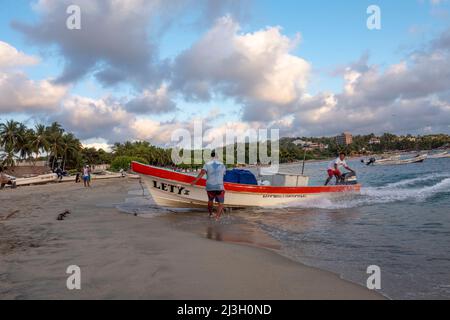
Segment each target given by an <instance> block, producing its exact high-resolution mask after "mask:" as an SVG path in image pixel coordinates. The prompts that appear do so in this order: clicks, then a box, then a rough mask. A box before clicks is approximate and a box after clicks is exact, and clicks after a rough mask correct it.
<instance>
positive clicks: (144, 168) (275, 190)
mask: <svg viewBox="0 0 450 320" xmlns="http://www.w3.org/2000/svg"><path fill="white" fill-rule="evenodd" d="M131 169H132V170H133V171H134V172H136V173H139V174H143V175H147V176H151V177H156V178H160V179H165V180H172V181H176V182H181V183H186V184H190V183H192V182H193V181H194V180H195V177H193V176H190V175H187V174H183V173H179V172H175V171H172V170H166V169H161V168H157V167H153V166H149V165H145V164H141V163H138V162H132V163H131ZM196 186H202V187H205V186H206V180H205V179H201V180H200V181H199V182H198V183H197V184H196ZM225 190H227V191H236V192H248V193H268V194H298V193H303V194H307V193H336V192H352V191H354V192H358V191H360V190H361V185H359V184H358V185H351V186H317V187H272V186H255V185H244V184H235V183H225Z"/></svg>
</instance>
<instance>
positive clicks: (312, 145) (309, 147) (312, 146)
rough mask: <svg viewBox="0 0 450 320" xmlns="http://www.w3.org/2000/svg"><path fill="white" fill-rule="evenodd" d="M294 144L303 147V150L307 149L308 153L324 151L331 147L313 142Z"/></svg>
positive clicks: (300, 141) (296, 142) (298, 141)
mask: <svg viewBox="0 0 450 320" xmlns="http://www.w3.org/2000/svg"><path fill="white" fill-rule="evenodd" d="M293 143H294V144H295V145H297V146H301V147H302V148H303V149H305V150H307V151H312V150H317V149H319V150H324V149H328V148H329V146H328V145H327V144H323V143H317V142H311V141H303V140H296V141H294V142H293Z"/></svg>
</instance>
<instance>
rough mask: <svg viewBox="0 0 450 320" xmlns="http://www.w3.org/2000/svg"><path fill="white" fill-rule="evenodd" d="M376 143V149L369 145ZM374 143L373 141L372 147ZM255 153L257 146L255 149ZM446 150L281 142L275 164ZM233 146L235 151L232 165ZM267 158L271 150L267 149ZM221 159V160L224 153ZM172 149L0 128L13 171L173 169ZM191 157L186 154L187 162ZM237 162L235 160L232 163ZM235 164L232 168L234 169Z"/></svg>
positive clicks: (364, 140) (440, 144) (41, 129)
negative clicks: (40, 165)
mask: <svg viewBox="0 0 450 320" xmlns="http://www.w3.org/2000/svg"><path fill="white" fill-rule="evenodd" d="M375 138H376V143H372V144H371V143H370V142H371V140H373V139H375ZM297 140H303V141H308V142H310V143H313V144H316V145H320V146H321V148H320V147H319V148H312V147H310V148H307V149H306V152H305V148H304V146H302V145H297V144H296V143H294V142H296V141H297ZM372 142H373V141H372ZM258 147H259V145H258ZM445 147H450V136H448V135H444V134H440V135H427V136H417V137H414V136H411V135H407V136H396V135H393V134H390V133H385V134H383V135H382V136H381V137H376V136H375V135H374V134H370V135H359V136H354V137H353V143H352V144H351V145H348V146H339V145H338V144H337V143H336V139H335V138H334V137H322V138H306V137H303V138H282V139H281V140H280V161H281V162H282V163H287V162H294V161H300V160H303V158H304V157H305V158H306V160H312V159H327V158H330V157H334V156H336V154H337V153H339V152H340V151H344V152H346V153H347V154H349V155H368V154H373V153H383V152H389V151H413V150H431V149H437V148H445ZM249 148H250V146H249V144H246V145H245V150H246V157H245V161H246V163H248V162H249V158H248V150H249ZM237 149H238V148H237V145H235V146H234V152H235V159H237ZM268 152H269V154H270V153H271V144H270V142H269V143H268ZM223 153H224V154H226V150H225V148H224V149H223ZM171 155H172V149H164V148H160V147H156V146H153V145H151V144H150V143H148V142H144V141H136V142H125V143H116V144H114V146H113V147H112V152H107V151H105V150H102V149H98V150H97V149H95V148H83V147H82V145H81V142H80V140H79V139H77V138H76V137H75V136H74V135H73V134H72V133H69V132H66V131H65V130H64V129H63V128H62V127H61V125H60V124H58V123H56V122H55V123H53V124H51V125H50V126H45V125H42V124H38V125H36V126H35V127H34V128H28V127H26V126H25V125H24V124H22V123H19V122H16V121H13V120H10V121H7V122H6V123H0V165H1V166H5V167H13V166H14V165H15V164H16V162H17V161H19V160H28V161H31V162H32V163H35V162H36V161H39V160H41V161H47V163H48V164H49V166H50V167H51V168H56V167H58V166H60V167H61V168H62V169H63V170H72V171H73V170H78V169H80V168H81V167H82V166H83V165H84V164H90V165H99V164H111V169H112V170H120V169H128V168H129V165H130V163H131V161H139V162H142V163H146V164H152V165H156V166H173V163H172V160H171ZM193 157H194V151H191V158H192V159H193ZM236 161H237V160H235V162H236ZM235 164H237V163H235ZM201 166H202V164H197V165H180V166H179V167H180V168H196V169H197V168H200V167H201Z"/></svg>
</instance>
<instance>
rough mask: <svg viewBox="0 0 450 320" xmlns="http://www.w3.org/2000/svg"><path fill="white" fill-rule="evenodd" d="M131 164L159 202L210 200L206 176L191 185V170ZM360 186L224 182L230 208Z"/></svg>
mask: <svg viewBox="0 0 450 320" xmlns="http://www.w3.org/2000/svg"><path fill="white" fill-rule="evenodd" d="M131 168H132V171H134V172H135V173H137V174H139V175H140V176H141V177H142V180H143V182H144V183H145V185H146V186H147V188H148V190H149V192H150V194H151V195H152V197H153V199H154V201H155V202H156V203H157V204H158V205H160V206H164V207H175V208H204V207H206V206H207V204H208V198H207V195H206V191H205V186H206V180H204V179H202V180H200V181H199V182H198V184H197V185H196V186H192V185H191V183H192V182H193V181H194V180H195V177H193V176H191V175H188V174H184V173H180V172H175V171H172V170H167V169H162V168H158V167H154V166H149V165H144V164H141V163H138V162H133V163H132V164H131ZM287 180H290V179H287ZM360 189H361V186H360V185H359V184H358V183H357V181H356V180H352V181H351V182H349V184H346V185H337V186H315V187H312V186H299V187H292V186H282V185H281V186H279V185H272V186H260V185H245V184H235V183H225V190H226V197H225V206H226V207H231V208H245V207H273V206H283V205H288V204H292V203H298V202H301V201H305V200H310V199H312V198H318V197H333V196H338V195H343V194H351V193H357V192H359V191H360Z"/></svg>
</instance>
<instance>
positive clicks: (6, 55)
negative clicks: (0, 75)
mask: <svg viewBox="0 0 450 320" xmlns="http://www.w3.org/2000/svg"><path fill="white" fill-rule="evenodd" d="M38 63H39V59H38V58H37V57H34V56H29V55H27V54H25V53H23V52H20V51H19V50H17V49H16V48H14V47H13V46H11V45H10V44H8V43H6V42H3V41H0V70H1V69H9V68H15V67H20V66H30V65H35V64H38Z"/></svg>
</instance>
